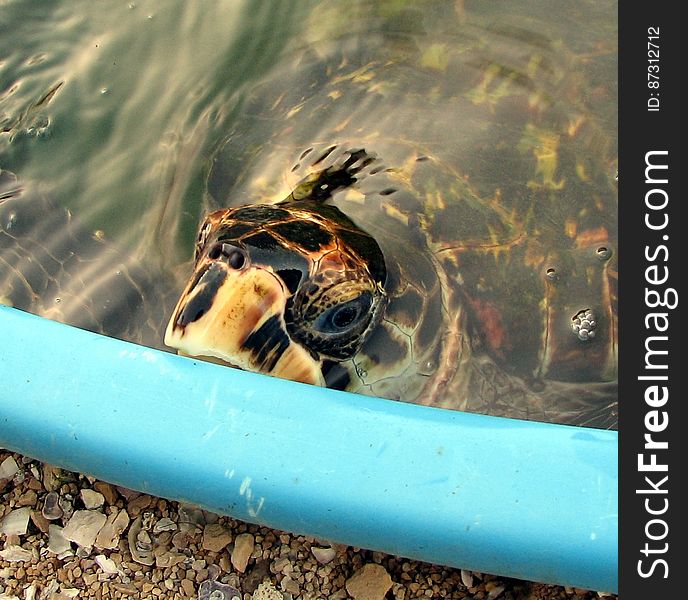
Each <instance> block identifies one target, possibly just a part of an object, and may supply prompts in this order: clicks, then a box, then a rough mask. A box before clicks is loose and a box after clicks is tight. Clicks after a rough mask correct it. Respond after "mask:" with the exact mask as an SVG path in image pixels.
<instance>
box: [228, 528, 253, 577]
mask: <svg viewBox="0 0 688 600" xmlns="http://www.w3.org/2000/svg"><path fill="white" fill-rule="evenodd" d="M254 545H255V539H254V537H253V535H252V534H250V533H241V534H239V535H238V536H237V537H236V539H235V540H234V550H232V564H233V565H234V568H235V569H236V570H237V571H239V573H243V572H244V571H245V570H246V565H248V559H249V558H251V553H252V552H253V547H254Z"/></svg>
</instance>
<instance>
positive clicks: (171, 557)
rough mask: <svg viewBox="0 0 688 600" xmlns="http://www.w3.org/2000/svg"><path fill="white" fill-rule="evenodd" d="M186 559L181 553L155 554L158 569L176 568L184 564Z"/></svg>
mask: <svg viewBox="0 0 688 600" xmlns="http://www.w3.org/2000/svg"><path fill="white" fill-rule="evenodd" d="M186 558H187V557H186V555H185V554H180V553H179V552H174V551H169V552H162V553H161V554H155V566H156V567H158V569H166V568H168V567H174V565H178V564H181V563H183V562H184V561H185V560H186Z"/></svg>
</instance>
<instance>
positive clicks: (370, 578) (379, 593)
mask: <svg viewBox="0 0 688 600" xmlns="http://www.w3.org/2000/svg"><path fill="white" fill-rule="evenodd" d="M391 587H392V578H391V577H390V576H389V573H387V571H386V570H385V568H384V567H383V566H382V565H378V564H375V563H368V564H366V565H363V567H361V568H360V569H359V570H358V571H356V572H355V573H354V574H353V575H352V576H351V577H349V579H347V580H346V591H347V592H349V594H350V595H351V596H352V597H353V598H354V600H383V598H384V597H385V594H386V593H387V592H388V591H389V589H390V588H391Z"/></svg>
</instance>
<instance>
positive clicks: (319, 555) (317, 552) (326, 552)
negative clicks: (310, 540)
mask: <svg viewBox="0 0 688 600" xmlns="http://www.w3.org/2000/svg"><path fill="white" fill-rule="evenodd" d="M311 553H312V554H313V556H314V557H315V560H317V561H318V562H319V563H320V564H321V565H326V564H327V563H329V562H332V561H333V560H334V558H335V557H336V556H337V551H336V550H335V549H334V548H332V547H330V548H320V547H319V546H311Z"/></svg>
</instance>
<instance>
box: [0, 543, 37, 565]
mask: <svg viewBox="0 0 688 600" xmlns="http://www.w3.org/2000/svg"><path fill="white" fill-rule="evenodd" d="M0 558H2V559H3V560H6V561H7V562H29V561H30V560H31V559H32V558H33V553H32V552H31V551H30V550H26V549H25V548H22V547H21V546H6V547H5V549H4V550H0Z"/></svg>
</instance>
